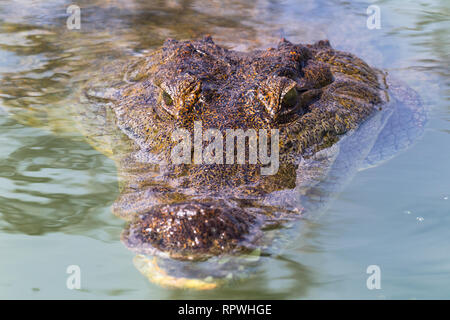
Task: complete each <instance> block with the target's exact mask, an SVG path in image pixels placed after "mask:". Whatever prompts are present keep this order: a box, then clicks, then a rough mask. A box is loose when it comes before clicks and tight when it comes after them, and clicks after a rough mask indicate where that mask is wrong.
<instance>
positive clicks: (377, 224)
mask: <svg viewBox="0 0 450 320" xmlns="http://www.w3.org/2000/svg"><path fill="white" fill-rule="evenodd" d="M70 4H72V2H71V1H64V0H52V1H25V0H21V1H14V2H12V1H0V79H1V83H2V87H1V90H0V92H1V96H0V97H1V98H2V99H1V102H0V253H1V257H2V258H1V259H0V298H29V299H33V298H41V299H42V298H67V299H90V298H138V299H149V298H150V299H175V298H225V299H231V298H254V299H258V298H283V299H300V298H312V299H323V298H368V299H385V298H386V299H398V298H402V299H415V298H417V299H423V298H449V297H450V254H449V252H450V241H449V240H448V229H449V227H450V167H449V165H450V148H449V147H450V135H449V134H450V122H449V121H450V106H449V93H450V90H449V79H450V78H449V75H450V72H449V71H450V70H449V65H450V63H449V62H450V61H449V60H450V59H449V55H448V52H450V50H449V49H450V48H449V43H450V41H449V32H448V31H449V29H450V28H449V27H450V22H449V21H450V19H449V16H450V5H449V3H448V1H444V0H442V1H438V0H434V1H415V3H414V4H413V3H411V2H410V1H394V0H390V1H389V0H387V1H352V2H348V1H337V0H335V1H332V0H328V1H326V0H323V1H288V0H286V1H263V0H261V1H254V2H252V3H251V4H250V3H248V2H247V1H228V2H226V3H222V2H221V1H211V0H209V1H176V0H172V1H125V0H124V1H119V0H116V1H78V2H77V4H78V5H79V6H80V7H81V17H82V21H81V29H80V30H68V29H67V27H66V19H67V16H68V15H67V13H66V9H67V7H68V6H69V5H70ZM371 4H375V5H378V6H379V7H380V9H381V29H375V30H370V29H368V28H367V26H366V20H367V14H366V9H367V7H368V6H369V5H371ZM206 33H209V34H211V35H212V36H213V38H214V39H215V41H216V42H217V43H219V44H222V45H224V46H227V47H229V48H232V49H236V50H251V49H254V48H267V47H270V46H275V45H276V44H277V42H278V41H279V39H280V38H281V37H285V38H287V39H289V40H291V41H293V42H314V41H316V40H319V39H324V38H328V39H330V41H331V43H332V45H333V46H334V47H335V48H337V49H341V50H347V51H351V52H353V53H355V54H357V55H358V56H360V57H362V58H363V59H365V60H366V61H367V62H368V63H369V64H371V65H373V66H376V67H379V68H383V69H385V70H387V71H388V72H390V73H391V74H393V75H395V76H396V77H398V78H400V79H402V80H403V81H405V82H407V83H408V84H409V85H410V86H411V87H412V88H414V89H415V90H416V91H418V92H419V93H420V94H421V96H422V98H423V100H424V106H425V107H426V108H427V110H429V121H428V123H427V126H426V130H425V133H424V135H423V136H422V137H421V138H420V139H419V140H418V141H417V142H416V144H415V145H414V146H413V147H411V148H410V149H409V150H407V151H405V152H402V153H401V154H399V155H398V156H397V157H396V158H394V159H392V160H390V161H388V162H386V163H383V164H381V165H379V166H377V167H375V168H371V169H367V170H364V171H361V172H359V173H358V174H357V176H356V177H355V178H354V179H353V180H352V181H351V182H350V184H349V185H348V186H347V187H346V188H345V189H344V190H343V191H342V193H341V194H340V195H339V196H338V198H337V199H336V200H335V201H333V203H332V204H331V205H330V207H329V209H328V210H327V211H326V212H325V213H323V214H321V215H320V216H317V217H310V218H308V219H304V220H303V221H302V222H301V224H300V225H299V226H296V227H295V230H289V235H290V237H292V238H293V239H292V241H285V242H286V243H285V244H284V245H283V246H282V250H280V251H279V253H278V254H276V255H272V256H271V257H270V258H267V259H265V261H264V263H263V264H262V266H261V267H260V268H259V269H258V271H257V272H256V274H255V275H254V276H253V277H252V278H250V279H248V280H246V281H242V282H239V283H234V284H232V285H230V286H227V287H224V288H221V289H217V290H214V291H211V292H193V291H183V290H170V289H164V288H161V287H158V286H156V285H153V284H151V283H149V282H148V281H147V280H146V279H145V278H144V277H143V276H142V275H141V274H140V273H139V272H138V271H137V270H136V268H135V267H134V266H133V264H132V258H133V256H134V254H133V253H131V252H130V251H129V250H127V249H126V248H125V247H124V246H123V244H122V243H121V242H120V240H119V238H120V233H121V231H122V229H123V227H124V224H125V222H124V221H122V220H121V219H119V218H117V217H116V216H114V215H113V214H111V211H110V206H111V204H112V203H113V201H114V200H115V198H116V196H117V195H118V185H117V176H116V168H115V165H114V163H113V161H112V160H110V159H109V158H108V157H106V156H105V155H104V154H102V153H101V152H100V151H102V150H98V148H97V149H95V148H93V147H92V145H90V144H89V143H88V142H87V141H86V139H85V138H84V136H83V135H82V134H80V132H79V130H78V127H79V126H78V125H77V123H76V121H74V120H73V117H72V115H73V108H74V101H76V99H77V90H76V88H77V87H78V86H79V84H80V83H82V82H83V81H85V80H86V79H88V78H90V77H92V76H93V75H95V73H96V72H95V67H96V65H98V64H99V63H103V62H105V61H115V60H117V59H122V58H126V57H130V56H132V55H138V54H141V53H143V52H146V51H149V50H152V49H154V48H155V47H157V46H159V45H161V44H162V42H163V41H164V40H165V39H166V38H168V37H172V38H177V39H191V38H197V37H201V36H202V35H204V34H206ZM291 235H292V236H291ZM294 235H295V237H294ZM69 265H78V266H80V268H81V273H82V280H81V282H82V289H81V290H69V289H67V287H66V279H67V277H68V275H67V274H66V268H67V266H69ZM369 265H378V266H379V267H380V268H381V272H382V280H381V286H382V288H381V289H380V290H368V289H367V287H366V279H367V277H368V274H366V268H367V267H368V266H369Z"/></svg>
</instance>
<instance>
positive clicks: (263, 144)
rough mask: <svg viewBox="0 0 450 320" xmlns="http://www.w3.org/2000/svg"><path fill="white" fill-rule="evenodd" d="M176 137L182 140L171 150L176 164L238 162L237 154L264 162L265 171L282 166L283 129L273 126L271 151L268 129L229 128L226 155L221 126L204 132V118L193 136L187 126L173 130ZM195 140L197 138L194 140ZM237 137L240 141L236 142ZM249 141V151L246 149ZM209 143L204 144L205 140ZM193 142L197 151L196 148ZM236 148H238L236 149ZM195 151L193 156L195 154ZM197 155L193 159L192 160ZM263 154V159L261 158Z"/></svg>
mask: <svg viewBox="0 0 450 320" xmlns="http://www.w3.org/2000/svg"><path fill="white" fill-rule="evenodd" d="M172 140H173V141H174V142H177V141H178V144H177V145H175V147H174V148H173V149H172V151H171V161H172V163H173V164H191V163H192V162H193V163H194V164H197V165H200V164H219V165H220V164H224V163H225V164H234V163H235V155H236V163H237V164H242V165H243V164H245V163H246V154H248V163H249V164H257V163H258V160H259V163H260V164H261V165H263V166H262V167H261V175H274V174H276V173H277V172H278V168H279V141H280V138H279V132H278V129H271V130H270V152H268V132H267V130H266V129H259V130H258V132H257V131H256V130H255V129H248V130H246V131H244V130H242V129H227V130H225V156H224V154H223V150H224V147H223V146H224V137H223V135H222V132H221V131H220V130H218V129H211V128H210V129H207V130H206V131H205V133H203V128H202V122H201V121H196V122H194V134H193V139H192V135H191V133H190V132H189V131H188V130H187V129H184V128H180V129H176V130H174V132H173V133H172ZM192 140H193V141H192ZM235 141H236V145H235ZM246 141H248V152H246V148H245V146H246ZM204 142H206V143H209V144H208V145H207V146H206V147H205V148H203V143H204ZM192 145H193V147H194V148H193V152H192ZM235 150H236V152H235ZM192 155H193V156H192ZM192 158H193V160H192ZM258 158H259V159H258Z"/></svg>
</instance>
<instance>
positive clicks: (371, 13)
mask: <svg viewBox="0 0 450 320" xmlns="http://www.w3.org/2000/svg"><path fill="white" fill-rule="evenodd" d="M366 13H367V15H368V17H367V23H366V25H367V28H368V29H370V30H373V29H381V9H380V7H379V6H377V5H375V4H372V5H370V6H368V7H367V10H366Z"/></svg>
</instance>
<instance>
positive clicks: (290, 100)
mask: <svg viewBox="0 0 450 320" xmlns="http://www.w3.org/2000/svg"><path fill="white" fill-rule="evenodd" d="M297 103H298V91H297V89H296V88H291V89H289V91H288V92H286V93H285V94H284V95H283V96H282V98H281V110H291V109H293V108H294V107H295V106H296V105H297Z"/></svg>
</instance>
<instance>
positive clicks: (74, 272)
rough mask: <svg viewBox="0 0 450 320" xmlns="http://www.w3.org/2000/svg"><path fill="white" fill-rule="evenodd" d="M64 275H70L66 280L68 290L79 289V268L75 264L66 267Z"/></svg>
mask: <svg viewBox="0 0 450 320" xmlns="http://www.w3.org/2000/svg"><path fill="white" fill-rule="evenodd" d="M66 273H67V274H70V276H68V277H67V280H66V287H67V289H69V290H74V289H77V290H79V289H81V268H80V267H79V266H77V265H76V264H72V265H70V266H68V267H67V269H66Z"/></svg>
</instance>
